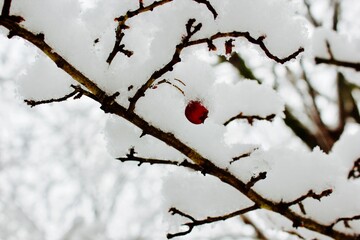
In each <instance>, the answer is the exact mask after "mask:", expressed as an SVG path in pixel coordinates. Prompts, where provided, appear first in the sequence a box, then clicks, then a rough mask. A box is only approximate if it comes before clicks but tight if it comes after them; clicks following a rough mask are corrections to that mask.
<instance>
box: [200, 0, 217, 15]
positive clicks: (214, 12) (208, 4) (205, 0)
mask: <svg viewBox="0 0 360 240" xmlns="http://www.w3.org/2000/svg"><path fill="white" fill-rule="evenodd" d="M194 1H195V2H197V3H200V4H201V3H202V4H205V5H206V7H207V8H208V9H209V11H210V12H211V13H212V14H213V16H214V19H216V17H217V16H218V13H217V12H216V10H215V8H214V7H213V6H212V5H211V3H210V2H209V1H208V0H194Z"/></svg>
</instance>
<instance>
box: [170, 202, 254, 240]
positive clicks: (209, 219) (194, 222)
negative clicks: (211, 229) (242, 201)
mask: <svg viewBox="0 0 360 240" xmlns="http://www.w3.org/2000/svg"><path fill="white" fill-rule="evenodd" d="M256 209H259V206H257V205H256V204H255V205H253V206H251V207H247V208H244V209H241V210H238V211H235V212H232V213H229V214H226V215H222V216H218V217H207V218H205V219H202V220H196V219H195V218H194V217H192V216H190V215H189V214H186V213H184V212H182V211H180V210H178V209H176V208H170V210H169V212H170V213H171V214H172V215H175V214H177V215H180V216H182V217H185V218H187V219H189V220H190V222H188V223H185V224H183V225H185V226H187V227H188V229H187V230H186V231H183V232H178V233H168V234H167V238H168V239H171V238H175V237H179V236H184V235H187V234H189V233H190V232H191V231H192V230H193V228H194V227H196V226H200V225H204V224H209V223H213V222H219V221H225V220H227V219H229V218H232V217H236V216H240V215H242V214H244V213H247V212H251V211H254V210H256Z"/></svg>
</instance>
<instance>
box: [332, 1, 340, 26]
mask: <svg viewBox="0 0 360 240" xmlns="http://www.w3.org/2000/svg"><path fill="white" fill-rule="evenodd" d="M339 15H340V1H335V3H334V16H333V30H334V31H337V30H338V22H339Z"/></svg>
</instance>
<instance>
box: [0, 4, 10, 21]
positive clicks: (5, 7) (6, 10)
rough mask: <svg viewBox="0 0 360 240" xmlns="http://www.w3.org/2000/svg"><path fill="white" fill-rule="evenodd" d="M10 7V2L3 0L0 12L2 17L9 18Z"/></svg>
mask: <svg viewBox="0 0 360 240" xmlns="http://www.w3.org/2000/svg"><path fill="white" fill-rule="evenodd" d="M10 7H11V0H4V4H3V8H2V11H1V15H2V16H4V17H5V16H9V14H10Z"/></svg>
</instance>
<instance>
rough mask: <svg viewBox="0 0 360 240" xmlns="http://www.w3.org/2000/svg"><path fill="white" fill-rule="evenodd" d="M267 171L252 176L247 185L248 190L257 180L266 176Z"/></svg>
mask: <svg viewBox="0 0 360 240" xmlns="http://www.w3.org/2000/svg"><path fill="white" fill-rule="evenodd" d="M266 174H267V173H266V172H260V173H259V174H258V175H257V176H252V177H251V179H250V181H249V182H248V183H247V184H246V185H245V187H246V189H247V190H250V188H252V187H253V186H254V185H255V184H256V183H257V182H259V181H260V180H264V179H265V178H266Z"/></svg>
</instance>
